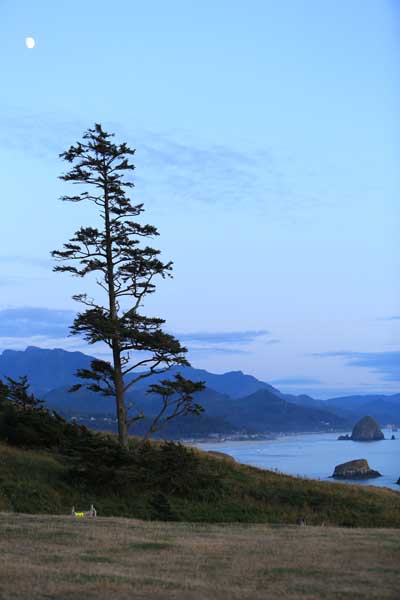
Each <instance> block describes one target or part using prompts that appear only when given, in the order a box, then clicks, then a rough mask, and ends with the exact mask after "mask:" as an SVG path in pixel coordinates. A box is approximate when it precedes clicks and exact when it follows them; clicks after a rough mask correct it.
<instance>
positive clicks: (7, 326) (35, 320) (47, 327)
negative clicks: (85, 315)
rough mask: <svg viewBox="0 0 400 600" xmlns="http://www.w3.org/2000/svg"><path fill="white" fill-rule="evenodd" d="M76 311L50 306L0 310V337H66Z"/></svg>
mask: <svg viewBox="0 0 400 600" xmlns="http://www.w3.org/2000/svg"><path fill="white" fill-rule="evenodd" d="M74 316H75V313H74V312H73V311H70V310H53V309H49V308H30V307H25V308H8V309H3V310H0V337H3V338H30V337H34V336H44V337H45V338H60V337H64V336H65V337H66V336H67V335H68V333H69V326H70V325H71V324H72V321H73V318H74Z"/></svg>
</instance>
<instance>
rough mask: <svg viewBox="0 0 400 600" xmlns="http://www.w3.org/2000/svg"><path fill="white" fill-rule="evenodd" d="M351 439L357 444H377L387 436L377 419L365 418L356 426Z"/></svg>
mask: <svg viewBox="0 0 400 600" xmlns="http://www.w3.org/2000/svg"><path fill="white" fill-rule="evenodd" d="M351 439H352V440H353V441H355V442H375V441H378V440H384V439H385V436H384V435H383V433H382V431H381V430H380V428H379V425H378V423H377V422H376V421H375V419H373V418H372V417H363V418H362V419H361V420H360V421H358V423H356V424H355V425H354V427H353V432H352V434H351Z"/></svg>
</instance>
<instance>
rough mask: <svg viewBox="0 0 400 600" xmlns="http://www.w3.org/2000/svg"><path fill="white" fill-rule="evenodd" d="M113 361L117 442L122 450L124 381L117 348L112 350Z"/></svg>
mask: <svg viewBox="0 0 400 600" xmlns="http://www.w3.org/2000/svg"><path fill="white" fill-rule="evenodd" d="M113 359H114V385H115V402H116V409H117V419H118V440H119V443H120V445H121V446H122V447H123V448H127V447H128V427H127V423H126V407H125V397H124V396H125V394H124V381H123V377H122V369H121V357H120V353H119V348H118V347H116V348H113Z"/></svg>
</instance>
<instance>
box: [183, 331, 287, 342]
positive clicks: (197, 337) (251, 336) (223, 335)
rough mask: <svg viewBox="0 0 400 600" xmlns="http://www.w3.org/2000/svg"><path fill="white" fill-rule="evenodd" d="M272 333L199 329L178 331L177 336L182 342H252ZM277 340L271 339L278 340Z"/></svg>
mask: <svg viewBox="0 0 400 600" xmlns="http://www.w3.org/2000/svg"><path fill="white" fill-rule="evenodd" d="M266 335H270V332H269V331H267V330H265V329H261V330H248V331H212V332H206V331H198V332H191V333H178V334H176V337H177V338H178V339H179V340H181V341H182V342H193V343H197V342H199V343H207V344H227V343H228V344H251V343H252V342H254V341H255V340H257V339H258V338H260V337H264V336H266ZM276 341H277V340H270V342H269V343H271V342H274V343H275V342H276Z"/></svg>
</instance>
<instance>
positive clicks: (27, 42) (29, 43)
mask: <svg viewBox="0 0 400 600" xmlns="http://www.w3.org/2000/svg"><path fill="white" fill-rule="evenodd" d="M25 46H26V47H27V48H29V50H32V49H33V48H34V47H35V46H36V42H35V38H33V37H26V38H25Z"/></svg>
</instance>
